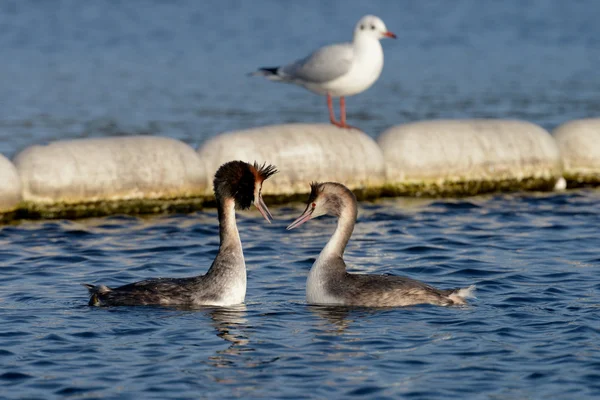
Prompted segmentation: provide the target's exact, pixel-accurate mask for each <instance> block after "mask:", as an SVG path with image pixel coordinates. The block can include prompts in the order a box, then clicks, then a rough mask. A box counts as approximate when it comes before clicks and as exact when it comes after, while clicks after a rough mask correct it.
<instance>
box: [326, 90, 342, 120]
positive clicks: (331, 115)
mask: <svg viewBox="0 0 600 400" xmlns="http://www.w3.org/2000/svg"><path fill="white" fill-rule="evenodd" d="M327 108H329V121H331V123H332V124H333V125H335V126H339V127H340V128H342V127H343V125H342V124H341V123H340V122H337V121H336V119H335V112H334V111H333V100H331V95H330V94H329V93H327ZM344 118H345V117H344Z"/></svg>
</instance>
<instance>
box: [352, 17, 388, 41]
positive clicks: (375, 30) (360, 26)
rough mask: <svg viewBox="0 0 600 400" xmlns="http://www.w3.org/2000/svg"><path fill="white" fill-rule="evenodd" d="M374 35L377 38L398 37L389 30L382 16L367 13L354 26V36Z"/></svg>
mask: <svg viewBox="0 0 600 400" xmlns="http://www.w3.org/2000/svg"><path fill="white" fill-rule="evenodd" d="M358 37H373V38H375V39H377V40H379V39H384V38H392V39H396V35H394V34H393V33H392V32H390V31H388V30H387V28H386V27H385V24H384V23H383V21H382V20H381V18H379V17H376V16H374V15H365V16H364V17H362V18H361V19H360V20H359V21H358V23H357V24H356V28H354V38H355V39H356V38H358Z"/></svg>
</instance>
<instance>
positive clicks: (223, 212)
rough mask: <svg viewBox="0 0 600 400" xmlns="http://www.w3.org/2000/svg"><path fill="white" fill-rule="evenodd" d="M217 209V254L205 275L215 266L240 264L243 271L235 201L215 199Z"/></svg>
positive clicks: (242, 256) (242, 255)
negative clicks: (218, 239)
mask: <svg viewBox="0 0 600 400" xmlns="http://www.w3.org/2000/svg"><path fill="white" fill-rule="evenodd" d="M217 211H218V214H219V238H220V243H219V254H217V257H216V258H215V261H214V262H213V265H212V266H211V267H210V270H209V271H208V273H207V275H210V274H211V273H212V272H214V270H215V269H216V268H224V267H233V268H237V267H239V266H241V268H242V269H244V273H245V263H244V253H243V251H242V241H241V240H240V234H239V232H238V228H237V224H236V220H235V201H234V200H233V199H224V200H218V199H217Z"/></svg>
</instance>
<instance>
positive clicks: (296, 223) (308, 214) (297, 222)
mask: <svg viewBox="0 0 600 400" xmlns="http://www.w3.org/2000/svg"><path fill="white" fill-rule="evenodd" d="M314 210H315V209H314V208H312V207H311V206H310V204H309V205H308V206H307V207H306V210H304V212H303V213H302V215H301V216H299V217H298V218H297V219H296V220H295V221H294V222H292V223H291V224H290V225H289V226H288V227H287V228H286V229H287V230H288V231H289V230H291V229H294V228H296V227H298V226H300V225H302V224H303V223H305V222H306V221H308V220H309V219H310V218H311V217H312V213H313V211H314Z"/></svg>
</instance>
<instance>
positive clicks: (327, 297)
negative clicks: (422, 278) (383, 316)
mask: <svg viewBox="0 0 600 400" xmlns="http://www.w3.org/2000/svg"><path fill="white" fill-rule="evenodd" d="M325 214H330V215H334V216H336V217H338V223H337V227H336V229H335V232H334V233H333V236H332V237H331V239H329V242H328V243H327V245H326V246H325V248H324V249H323V250H322V251H321V254H319V257H318V258H317V260H316V261H315V263H314V264H313V266H312V268H311V270H310V272H309V274H308V280H307V282H306V301H307V302H308V303H309V304H322V305H345V306H364V307H393V306H409V305H414V304H435V305H440V306H450V305H463V304H467V303H466V301H465V298H467V297H473V292H474V290H475V286H474V285H473V286H470V287H468V288H462V289H436V288H434V287H432V286H429V285H427V284H425V283H423V282H419V281H416V280H414V279H410V278H405V277H402V276H389V275H365V274H349V273H348V272H346V263H345V262H344V259H343V254H344V249H345V248H346V245H347V244H348V240H349V239H350V236H351V235H352V231H353V230H354V224H355V223H356V215H357V203H356V197H355V196H354V194H353V193H352V192H351V191H350V190H349V189H348V188H347V187H346V186H344V185H342V184H339V183H334V182H326V183H312V184H311V192H310V196H309V198H308V205H307V207H306V210H304V213H303V214H302V215H301V216H300V217H299V218H298V219H296V220H295V221H294V222H292V223H291V224H290V225H289V226H288V227H287V229H288V230H289V229H294V228H296V227H297V226H299V225H302V224H303V223H304V222H306V221H308V220H309V219H312V218H316V217H319V216H321V215H325Z"/></svg>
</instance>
